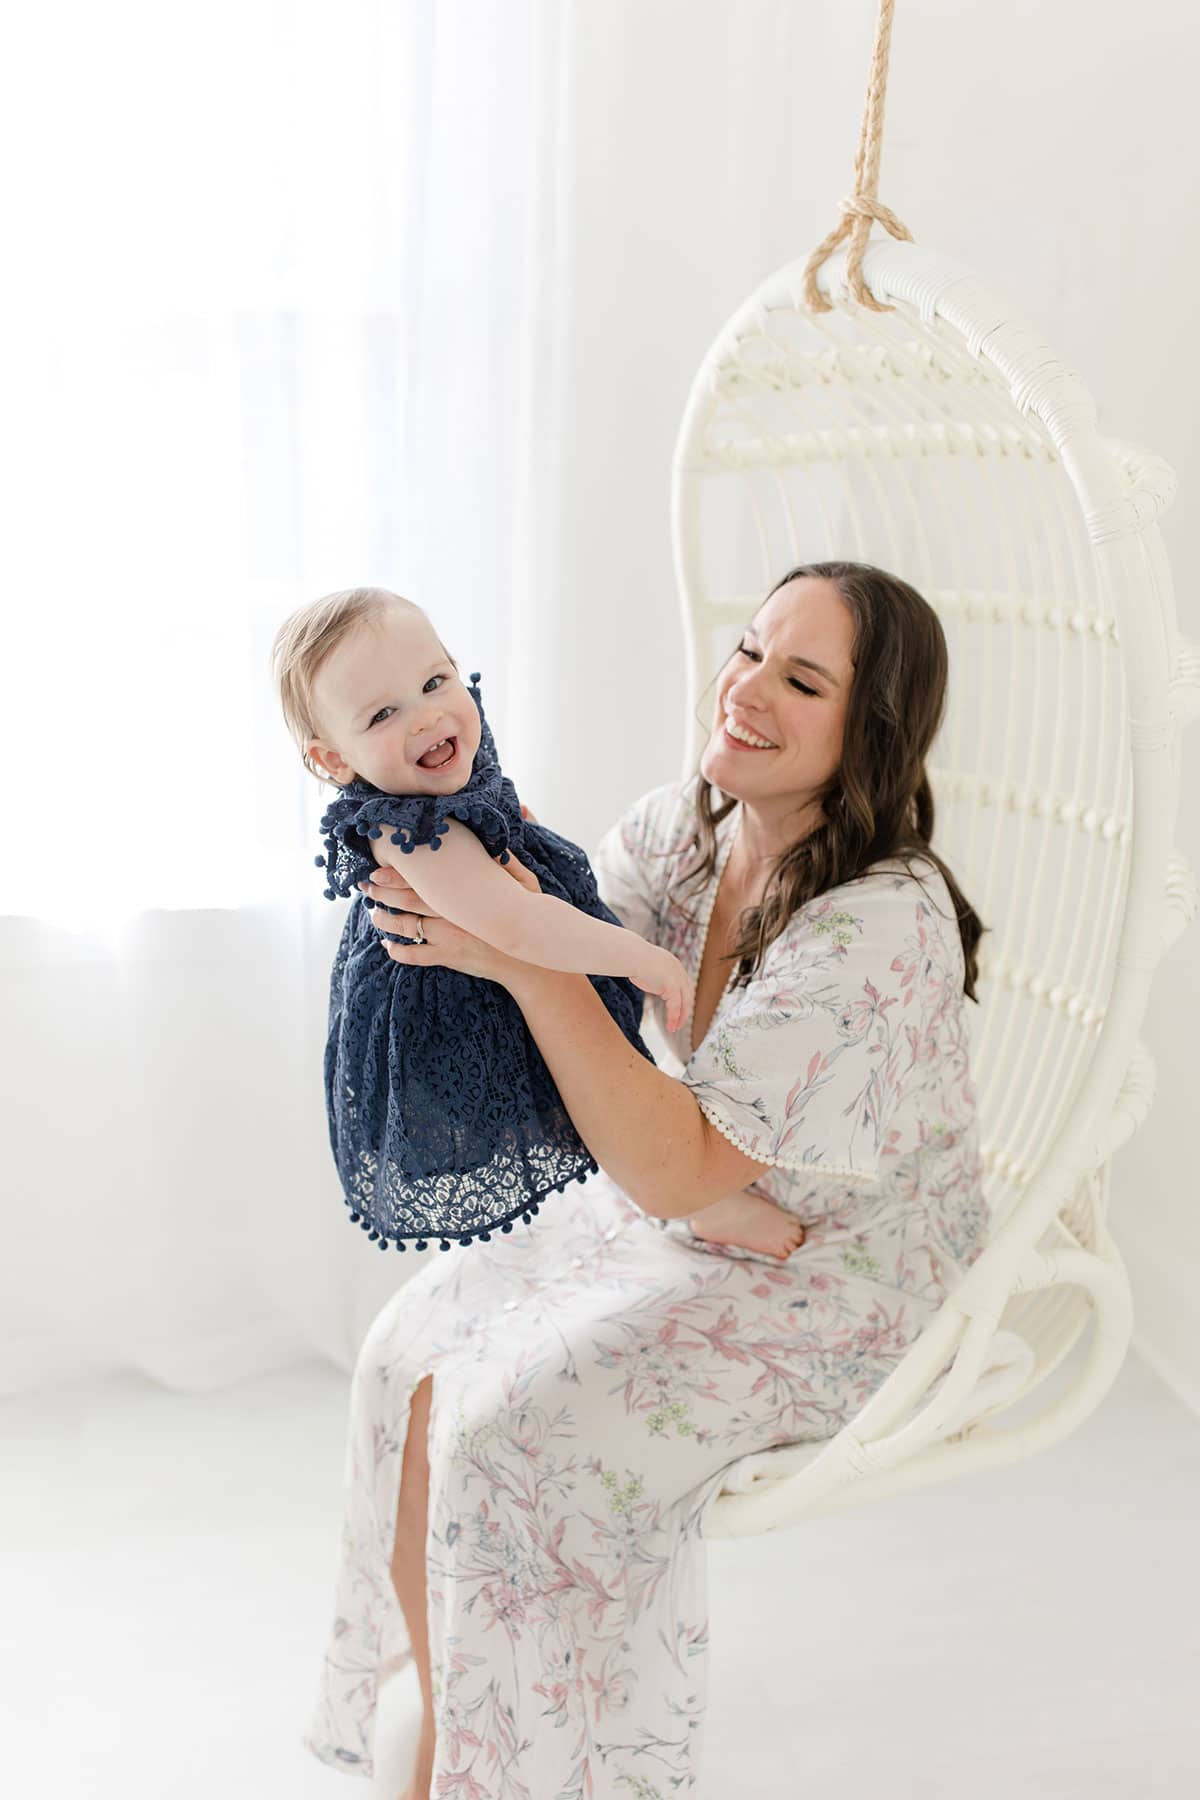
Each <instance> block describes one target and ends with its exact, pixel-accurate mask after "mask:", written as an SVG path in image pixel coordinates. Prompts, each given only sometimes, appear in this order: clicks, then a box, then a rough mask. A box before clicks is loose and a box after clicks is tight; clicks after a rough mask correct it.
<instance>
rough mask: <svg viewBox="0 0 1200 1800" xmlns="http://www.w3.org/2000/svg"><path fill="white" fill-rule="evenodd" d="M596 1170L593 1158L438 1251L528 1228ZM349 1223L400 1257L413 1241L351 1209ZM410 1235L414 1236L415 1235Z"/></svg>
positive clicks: (425, 1242)
mask: <svg viewBox="0 0 1200 1800" xmlns="http://www.w3.org/2000/svg"><path fill="white" fill-rule="evenodd" d="M599 1167H600V1165H599V1163H598V1162H596V1160H595V1158H592V1159H591V1161H590V1163H589V1164H588V1165H586V1166H585V1167H584V1168H583V1169H581V1170H580V1172H579V1173H578V1174H577V1175H569V1176H568V1177H567V1179H566V1180H565V1181H556V1182H555V1183H554V1184H553V1186H551V1187H548V1188H546V1189H545V1190H544V1191H543V1192H542V1193H541V1194H539V1195H538V1197H537V1199H536V1200H526V1201H523V1202H522V1204H521V1205H520V1206H518V1207H514V1209H513V1211H512V1212H510V1213H509V1214H508V1216H507V1218H504V1219H496V1220H493V1222H492V1223H491V1224H490V1225H489V1226H488V1227H487V1229H486V1230H485V1231H464V1232H461V1233H459V1232H456V1233H455V1234H454V1238H453V1240H451V1239H450V1238H448V1237H443V1238H440V1239H439V1242H438V1248H439V1249H440V1250H450V1249H452V1248H453V1245H454V1244H455V1243H457V1244H474V1243H480V1244H486V1243H487V1242H488V1241H489V1239H490V1238H491V1236H492V1233H493V1232H494V1231H499V1232H502V1233H504V1234H506V1235H507V1233H509V1232H510V1231H511V1230H512V1228H513V1226H514V1225H515V1223H516V1221H517V1220H518V1219H522V1220H524V1222H525V1224H526V1225H531V1224H532V1223H533V1216H534V1214H535V1213H536V1212H539V1211H540V1210H541V1207H542V1203H543V1201H545V1200H547V1199H548V1198H549V1196H550V1195H551V1194H562V1193H565V1192H566V1190H567V1188H569V1187H570V1185H571V1183H572V1182H573V1181H578V1182H579V1183H580V1184H581V1185H582V1183H583V1182H585V1181H586V1180H587V1179H588V1177H589V1176H590V1175H595V1174H596V1172H597V1171H598V1169H599ZM346 1205H347V1206H348V1207H350V1202H349V1200H347V1201H346ZM350 1223H351V1224H352V1225H357V1226H358V1227H359V1229H360V1231H365V1232H366V1234H367V1239H368V1242H369V1243H372V1244H375V1245H377V1247H378V1248H379V1249H380V1250H386V1249H387V1248H388V1246H389V1245H392V1246H394V1247H395V1249H396V1250H398V1251H399V1252H400V1254H401V1255H403V1254H404V1252H405V1251H406V1250H407V1249H408V1246H409V1243H410V1242H412V1238H402V1237H397V1238H393V1237H388V1236H387V1235H386V1234H385V1233H384V1232H381V1231H380V1230H379V1229H378V1228H377V1227H376V1226H374V1225H372V1223H371V1221H370V1219H365V1218H364V1217H363V1215H362V1214H361V1213H359V1212H355V1211H354V1210H353V1208H352V1207H351V1210H350ZM412 1235H413V1236H414V1237H416V1234H415V1233H413V1234H412ZM428 1248H429V1239H428V1238H425V1237H416V1242H415V1243H414V1244H413V1249H414V1250H428Z"/></svg>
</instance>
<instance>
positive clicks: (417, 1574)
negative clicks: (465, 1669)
mask: <svg viewBox="0 0 1200 1800" xmlns="http://www.w3.org/2000/svg"><path fill="white" fill-rule="evenodd" d="M432 1399H433V1376H432V1375H427V1376H426V1377H425V1379H424V1380H423V1381H422V1382H420V1383H419V1384H418V1386H417V1390H416V1392H415V1393H414V1395H413V1398H412V1408H411V1411H410V1413H409V1418H408V1437H407V1439H406V1441H405V1445H404V1460H403V1462H402V1464H401V1469H400V1502H399V1505H398V1506H397V1508H396V1544H395V1549H394V1551H393V1553H392V1586H393V1587H394V1588H395V1590H396V1598H397V1600H398V1601H399V1602H400V1610H401V1612H402V1613H403V1614H404V1620H405V1623H406V1625H407V1626H408V1635H409V1638H410V1639H411V1640H412V1651H413V1660H414V1662H415V1663H416V1665H417V1679H418V1681H419V1683H420V1686H421V1700H422V1703H423V1705H424V1708H425V1717H424V1720H423V1723H422V1726H421V1743H420V1747H419V1749H418V1751H417V1766H416V1773H415V1776H414V1779H413V1784H412V1786H411V1787H410V1788H409V1790H408V1793H407V1794H406V1795H405V1796H404V1800H428V1797H429V1784H430V1782H431V1780H432V1779H433V1752H434V1742H435V1737H434V1724H433V1691H432V1687H431V1685H430V1679H429V1628H428V1619H427V1615H426V1599H425V1535H426V1530H427V1527H428V1519H429V1441H428V1435H427V1434H428V1430H429V1408H430V1404H431V1402H432Z"/></svg>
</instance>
